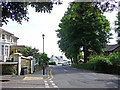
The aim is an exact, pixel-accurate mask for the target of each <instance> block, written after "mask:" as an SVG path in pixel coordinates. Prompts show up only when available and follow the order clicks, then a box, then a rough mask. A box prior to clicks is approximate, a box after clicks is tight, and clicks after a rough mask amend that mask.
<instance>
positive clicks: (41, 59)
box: [39, 53, 50, 65]
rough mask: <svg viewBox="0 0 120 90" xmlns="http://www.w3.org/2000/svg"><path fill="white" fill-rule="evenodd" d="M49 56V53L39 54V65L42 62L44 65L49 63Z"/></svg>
mask: <svg viewBox="0 0 120 90" xmlns="http://www.w3.org/2000/svg"><path fill="white" fill-rule="evenodd" d="M49 59H50V58H49V57H48V56H47V54H45V53H44V54H43V53H42V54H40V55H39V65H42V64H44V65H48V63H49Z"/></svg>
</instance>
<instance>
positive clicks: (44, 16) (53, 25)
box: [2, 2, 117, 59]
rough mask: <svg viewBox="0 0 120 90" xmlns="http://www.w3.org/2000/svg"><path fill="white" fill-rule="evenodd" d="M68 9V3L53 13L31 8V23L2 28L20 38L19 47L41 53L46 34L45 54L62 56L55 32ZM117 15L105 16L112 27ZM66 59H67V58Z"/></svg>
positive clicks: (57, 6) (11, 24)
mask: <svg viewBox="0 0 120 90" xmlns="http://www.w3.org/2000/svg"><path fill="white" fill-rule="evenodd" d="M67 7H68V2H63V4H62V5H54V7H53V10H52V12H51V13H36V12H35V9H34V8H31V7H29V15H28V16H29V17H30V19H29V22H26V21H23V23H22V25H20V24H18V23H16V22H13V21H11V20H9V21H10V22H9V23H8V24H7V25H4V26H3V27H2V28H3V29H5V30H7V31H9V32H11V33H13V34H14V35H15V36H17V37H19V40H18V45H27V46H31V47H32V48H34V47H35V48H37V49H39V51H40V52H43V51H42V50H43V39H42V34H45V49H44V50H45V53H47V54H48V56H49V57H51V55H56V56H61V55H62V53H61V52H60V51H59V48H58V44H57V41H58V38H57V34H56V32H55V31H56V30H57V29H58V28H59V27H58V25H59V23H60V20H61V18H62V17H63V15H64V12H65V11H66V10H67ZM116 13H117V11H114V12H112V13H107V14H105V15H106V17H107V19H108V20H109V21H110V22H111V25H112V26H113V22H114V20H115V19H116ZM112 33H113V34H114V36H113V37H114V39H113V40H111V43H110V44H115V43H116V35H115V33H114V32H113V31H112ZM64 59H66V58H65V56H64Z"/></svg>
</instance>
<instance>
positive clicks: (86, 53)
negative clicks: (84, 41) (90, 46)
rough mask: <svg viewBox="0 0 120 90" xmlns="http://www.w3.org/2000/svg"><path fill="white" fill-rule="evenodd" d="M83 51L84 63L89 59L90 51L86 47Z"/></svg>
mask: <svg viewBox="0 0 120 90" xmlns="http://www.w3.org/2000/svg"><path fill="white" fill-rule="evenodd" d="M83 51H84V63H86V62H87V57H88V52H87V51H88V50H87V47H86V46H83Z"/></svg>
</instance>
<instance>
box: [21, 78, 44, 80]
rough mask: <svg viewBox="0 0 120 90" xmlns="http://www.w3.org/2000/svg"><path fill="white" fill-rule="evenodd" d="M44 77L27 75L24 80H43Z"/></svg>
mask: <svg viewBox="0 0 120 90" xmlns="http://www.w3.org/2000/svg"><path fill="white" fill-rule="evenodd" d="M41 79H43V77H25V78H24V79H23V80H41Z"/></svg>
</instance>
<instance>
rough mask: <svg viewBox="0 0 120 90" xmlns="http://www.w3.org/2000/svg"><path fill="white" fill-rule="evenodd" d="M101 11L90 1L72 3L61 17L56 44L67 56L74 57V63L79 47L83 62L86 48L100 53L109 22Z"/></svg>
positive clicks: (106, 35) (108, 29)
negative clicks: (81, 50)
mask: <svg viewBox="0 0 120 90" xmlns="http://www.w3.org/2000/svg"><path fill="white" fill-rule="evenodd" d="M90 9H91V10H90ZM92 9H94V10H92ZM101 13H102V12H101V10H100V9H99V8H95V7H94V6H93V5H92V3H82V2H80V3H73V4H71V6H70V8H68V11H67V12H66V13H65V14H64V17H63V18H62V19H61V23H60V24H59V27H60V29H59V30H57V32H58V37H59V38H60V40H59V41H58V44H59V47H60V49H61V50H62V51H63V52H65V53H67V55H68V57H69V56H70V55H71V56H72V57H73V58H74V62H75V63H76V62H77V55H78V54H79V52H80V48H81V47H83V52H84V62H87V57H88V55H89V53H88V49H92V50H93V51H95V52H97V53H100V52H101V51H102V48H104V47H105V45H106V43H107V42H108V39H109V37H110V33H109V31H110V27H109V22H108V20H107V19H106V18H105V17H104V16H103V15H101Z"/></svg>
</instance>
